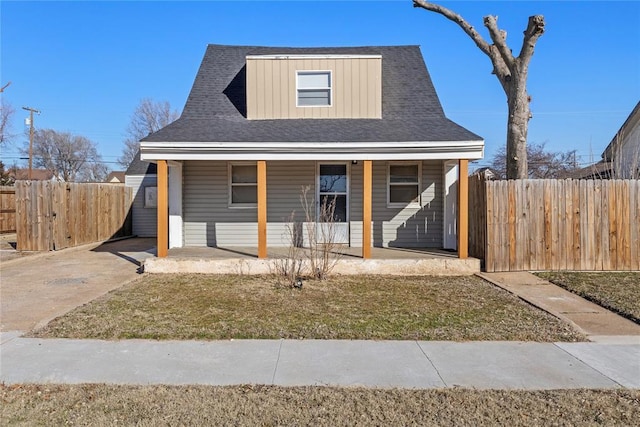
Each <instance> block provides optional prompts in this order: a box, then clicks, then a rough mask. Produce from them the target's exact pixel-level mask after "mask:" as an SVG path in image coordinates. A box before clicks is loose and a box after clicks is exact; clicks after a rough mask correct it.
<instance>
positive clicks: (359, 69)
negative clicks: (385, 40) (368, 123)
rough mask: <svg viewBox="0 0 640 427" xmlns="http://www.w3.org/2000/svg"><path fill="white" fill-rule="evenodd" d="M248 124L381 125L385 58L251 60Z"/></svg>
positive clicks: (269, 57)
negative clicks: (359, 121)
mask: <svg viewBox="0 0 640 427" xmlns="http://www.w3.org/2000/svg"><path fill="white" fill-rule="evenodd" d="M246 64H247V74H246V76H247V119H249V120H271V119H380V118H382V56H381V55H248V56H247V57H246Z"/></svg>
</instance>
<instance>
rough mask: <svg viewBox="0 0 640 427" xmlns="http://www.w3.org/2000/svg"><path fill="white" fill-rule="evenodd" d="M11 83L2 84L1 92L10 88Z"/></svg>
mask: <svg viewBox="0 0 640 427" xmlns="http://www.w3.org/2000/svg"><path fill="white" fill-rule="evenodd" d="M10 84H11V82H9V83H7V84H6V85H4V86H2V87H1V88H0V93H2V92H4V90H5V89H6V88H8V87H9V85H10Z"/></svg>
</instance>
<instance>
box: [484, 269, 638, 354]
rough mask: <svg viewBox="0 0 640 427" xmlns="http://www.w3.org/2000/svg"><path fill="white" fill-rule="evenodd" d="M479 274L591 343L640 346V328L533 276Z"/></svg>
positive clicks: (519, 273)
mask: <svg viewBox="0 0 640 427" xmlns="http://www.w3.org/2000/svg"><path fill="white" fill-rule="evenodd" d="M477 275H478V276H480V277H482V278H483V279H485V280H488V281H489V282H491V283H493V284H495V285H496V286H499V287H500V288H502V289H505V290H507V291H508V292H511V293H513V294H515V295H517V296H518V297H520V298H522V299H523V300H525V301H527V302H528V303H530V304H532V305H534V306H536V307H538V308H540V309H542V310H544V311H546V312H548V313H551V314H552V315H554V316H556V317H558V318H559V319H562V320H564V321H566V322H568V323H569V324H571V325H573V326H574V327H575V328H576V329H577V330H579V331H581V332H583V333H584V334H585V335H587V337H588V338H589V340H590V341H594V342H607V343H612V342H618V343H635V344H640V325H638V324H636V323H634V322H632V321H630V320H629V319H625V318H624V317H622V316H619V315H617V314H615V313H613V312H611V311H609V310H607V309H605V308H603V307H600V306H599V305H597V304H594V303H592V302H590V301H587V300H586V299H584V298H581V297H579V296H578V295H576V294H573V293H571V292H569V291H567V290H565V289H562V288H561V287H559V286H557V285H554V284H553V283H550V282H548V281H546V280H544V279H541V278H539V277H538V276H535V275H533V274H531V273H528V272H514V273H479V274H477Z"/></svg>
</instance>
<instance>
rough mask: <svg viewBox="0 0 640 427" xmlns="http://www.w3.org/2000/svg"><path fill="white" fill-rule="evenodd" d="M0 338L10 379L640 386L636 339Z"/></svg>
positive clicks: (1, 373)
mask: <svg viewBox="0 0 640 427" xmlns="http://www.w3.org/2000/svg"><path fill="white" fill-rule="evenodd" d="M0 338H1V340H2V344H1V345H0V350H1V354H0V360H1V362H2V363H1V365H0V366H1V368H0V381H2V382H4V383H5V384H16V383H70V384H75V383H111V384H142V385H147V384H207V385H234V384H267V385H280V386H305V385H333V386H367V387H385V388H386V387H402V388H445V387H469V388H478V389H529V390H533V389H536V390H539V389H573V388H620V387H626V388H635V389H638V388H640V345H629V344H627V345H620V344H613V345H612V344H597V343H534V342H431V341H429V342H425V341H420V342H416V341H321V340H239V341H233V340H231V341H147V340H124V341H98V340H67V339H32V338H18V337H16V334H11V333H9V334H7V333H4V334H2V336H1V337H0Z"/></svg>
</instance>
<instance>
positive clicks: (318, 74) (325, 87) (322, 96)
mask: <svg viewBox="0 0 640 427" xmlns="http://www.w3.org/2000/svg"><path fill="white" fill-rule="evenodd" d="M296 84H297V90H298V94H297V104H296V105H297V106H298V107H330V106H331V71H298V72H297V75H296Z"/></svg>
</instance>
